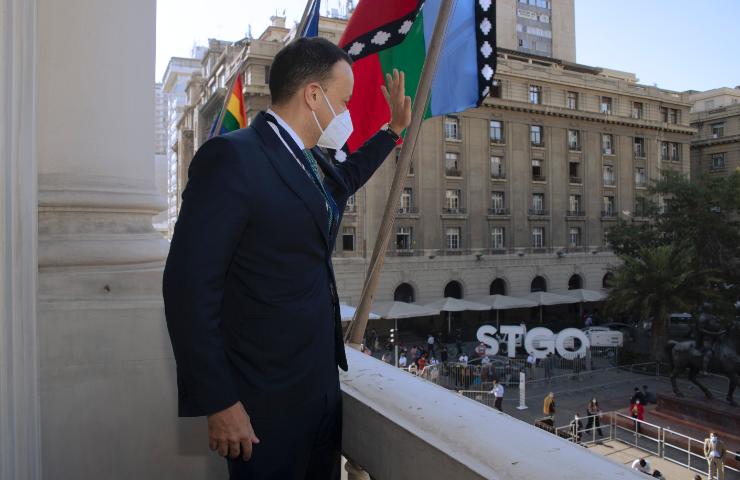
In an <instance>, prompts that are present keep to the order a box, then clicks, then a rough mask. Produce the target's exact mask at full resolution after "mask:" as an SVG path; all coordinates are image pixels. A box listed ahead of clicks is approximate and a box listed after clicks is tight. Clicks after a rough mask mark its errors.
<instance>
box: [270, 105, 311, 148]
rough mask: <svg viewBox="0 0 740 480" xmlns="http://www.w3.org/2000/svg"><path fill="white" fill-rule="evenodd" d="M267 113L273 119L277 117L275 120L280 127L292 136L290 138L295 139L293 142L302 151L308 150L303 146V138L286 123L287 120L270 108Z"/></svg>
mask: <svg viewBox="0 0 740 480" xmlns="http://www.w3.org/2000/svg"><path fill="white" fill-rule="evenodd" d="M267 113H269V114H270V115H272V116H273V117H275V120H277V122H278V123H279V124H280V126H281V127H283V128H284V129H285V130H286V131H287V132H288V133H289V134H290V136H291V137H292V138H293V141H294V142H295V143H296V145H298V148H300V149H301V150H305V149H306V146H305V145H304V144H303V140H301V137H299V136H298V134H297V133H295V130H293V129H292V128H290V125H288V124H287V123H286V122H285V120H283V119H282V117H281V116H280V115H278V114H277V113H275V111H274V110H273V109H271V108H268V109H267Z"/></svg>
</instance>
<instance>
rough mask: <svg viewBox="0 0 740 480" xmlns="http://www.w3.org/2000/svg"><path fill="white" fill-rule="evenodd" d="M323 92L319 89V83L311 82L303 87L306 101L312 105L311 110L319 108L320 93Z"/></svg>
mask: <svg viewBox="0 0 740 480" xmlns="http://www.w3.org/2000/svg"><path fill="white" fill-rule="evenodd" d="M320 94H321V92H320V91H319V85H318V84H317V83H309V84H307V85H306V86H305V87H303V96H304V98H305V100H306V103H308V106H309V107H311V110H318V108H317V107H318V104H319V95H320Z"/></svg>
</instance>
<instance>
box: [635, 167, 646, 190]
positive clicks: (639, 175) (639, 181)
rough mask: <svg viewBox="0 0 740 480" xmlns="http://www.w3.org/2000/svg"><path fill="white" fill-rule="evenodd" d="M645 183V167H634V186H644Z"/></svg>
mask: <svg viewBox="0 0 740 480" xmlns="http://www.w3.org/2000/svg"><path fill="white" fill-rule="evenodd" d="M646 184H647V177H646V176H645V167H635V186H636V187H644V186H645V185H646Z"/></svg>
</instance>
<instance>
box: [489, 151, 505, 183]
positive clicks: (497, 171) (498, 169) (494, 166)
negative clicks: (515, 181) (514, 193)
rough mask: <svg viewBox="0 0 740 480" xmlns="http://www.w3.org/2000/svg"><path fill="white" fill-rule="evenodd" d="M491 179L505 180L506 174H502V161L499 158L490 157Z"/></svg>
mask: <svg viewBox="0 0 740 480" xmlns="http://www.w3.org/2000/svg"><path fill="white" fill-rule="evenodd" d="M491 178H495V179H502V178H506V174H505V172H504V161H503V159H502V158H501V157H495V156H493V157H491Z"/></svg>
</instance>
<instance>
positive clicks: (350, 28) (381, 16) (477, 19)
mask: <svg viewBox="0 0 740 480" xmlns="http://www.w3.org/2000/svg"><path fill="white" fill-rule="evenodd" d="M441 1H442V0H426V1H422V0H361V1H360V3H359V4H358V5H357V8H356V9H355V11H354V13H353V14H352V16H351V17H350V20H349V23H348V24H347V28H346V29H345V31H344V34H343V35H342V38H341V39H340V41H339V46H340V47H342V48H343V49H344V50H345V51H347V53H348V54H349V55H350V57H351V58H352V60H353V65H352V71H353V73H354V77H355V85H354V90H353V93H352V99H351V100H350V102H349V110H350V114H351V115H352V123H353V124H354V126H355V127H354V131H353V133H352V136H351V137H350V139H349V141H348V142H347V144H348V146H349V148H350V150H351V151H354V150H356V149H357V148H358V147H360V146H361V145H362V144H363V143H364V142H365V141H366V140H367V139H369V138H370V137H371V136H372V135H374V134H375V132H377V131H378V129H379V128H380V127H381V126H382V125H383V124H384V123H385V122H387V121H388V120H389V119H390V111H389V108H388V104H387V103H386V101H385V98H384V97H383V94H382V92H381V90H380V86H381V85H384V84H385V74H386V73H391V72H392V71H393V69H394V68H397V69H398V70H402V71H404V72H405V75H406V94H407V95H409V96H410V97H411V101H412V102H413V101H414V99H415V96H416V88H417V86H418V83H419V78H420V77H421V69H422V67H423V66H424V61H425V59H426V52H427V49H428V48H429V43H430V41H431V37H432V31H433V30H434V23H435V21H436V19H437V14H438V13H439V7H440V2H441ZM445 1H449V0H445ZM495 26H496V18H495V0H457V1H456V2H455V6H454V9H453V11H452V14H451V17H450V20H449V23H448V25H447V31H446V34H445V38H444V39H443V41H442V51H441V53H440V58H439V61H438V63H437V71H436V74H435V77H434V80H433V82H432V91H431V98H430V101H429V104H428V106H427V109H426V111H425V118H428V117H433V116H438V115H445V114H450V113H455V112H461V111H464V110H466V109H468V108H472V107H476V106H479V105H480V104H481V103H482V102H483V99H484V98H485V97H486V96H487V95H488V93H489V91H490V89H491V86H492V83H493V75H494V72H495V69H496V29H495Z"/></svg>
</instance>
